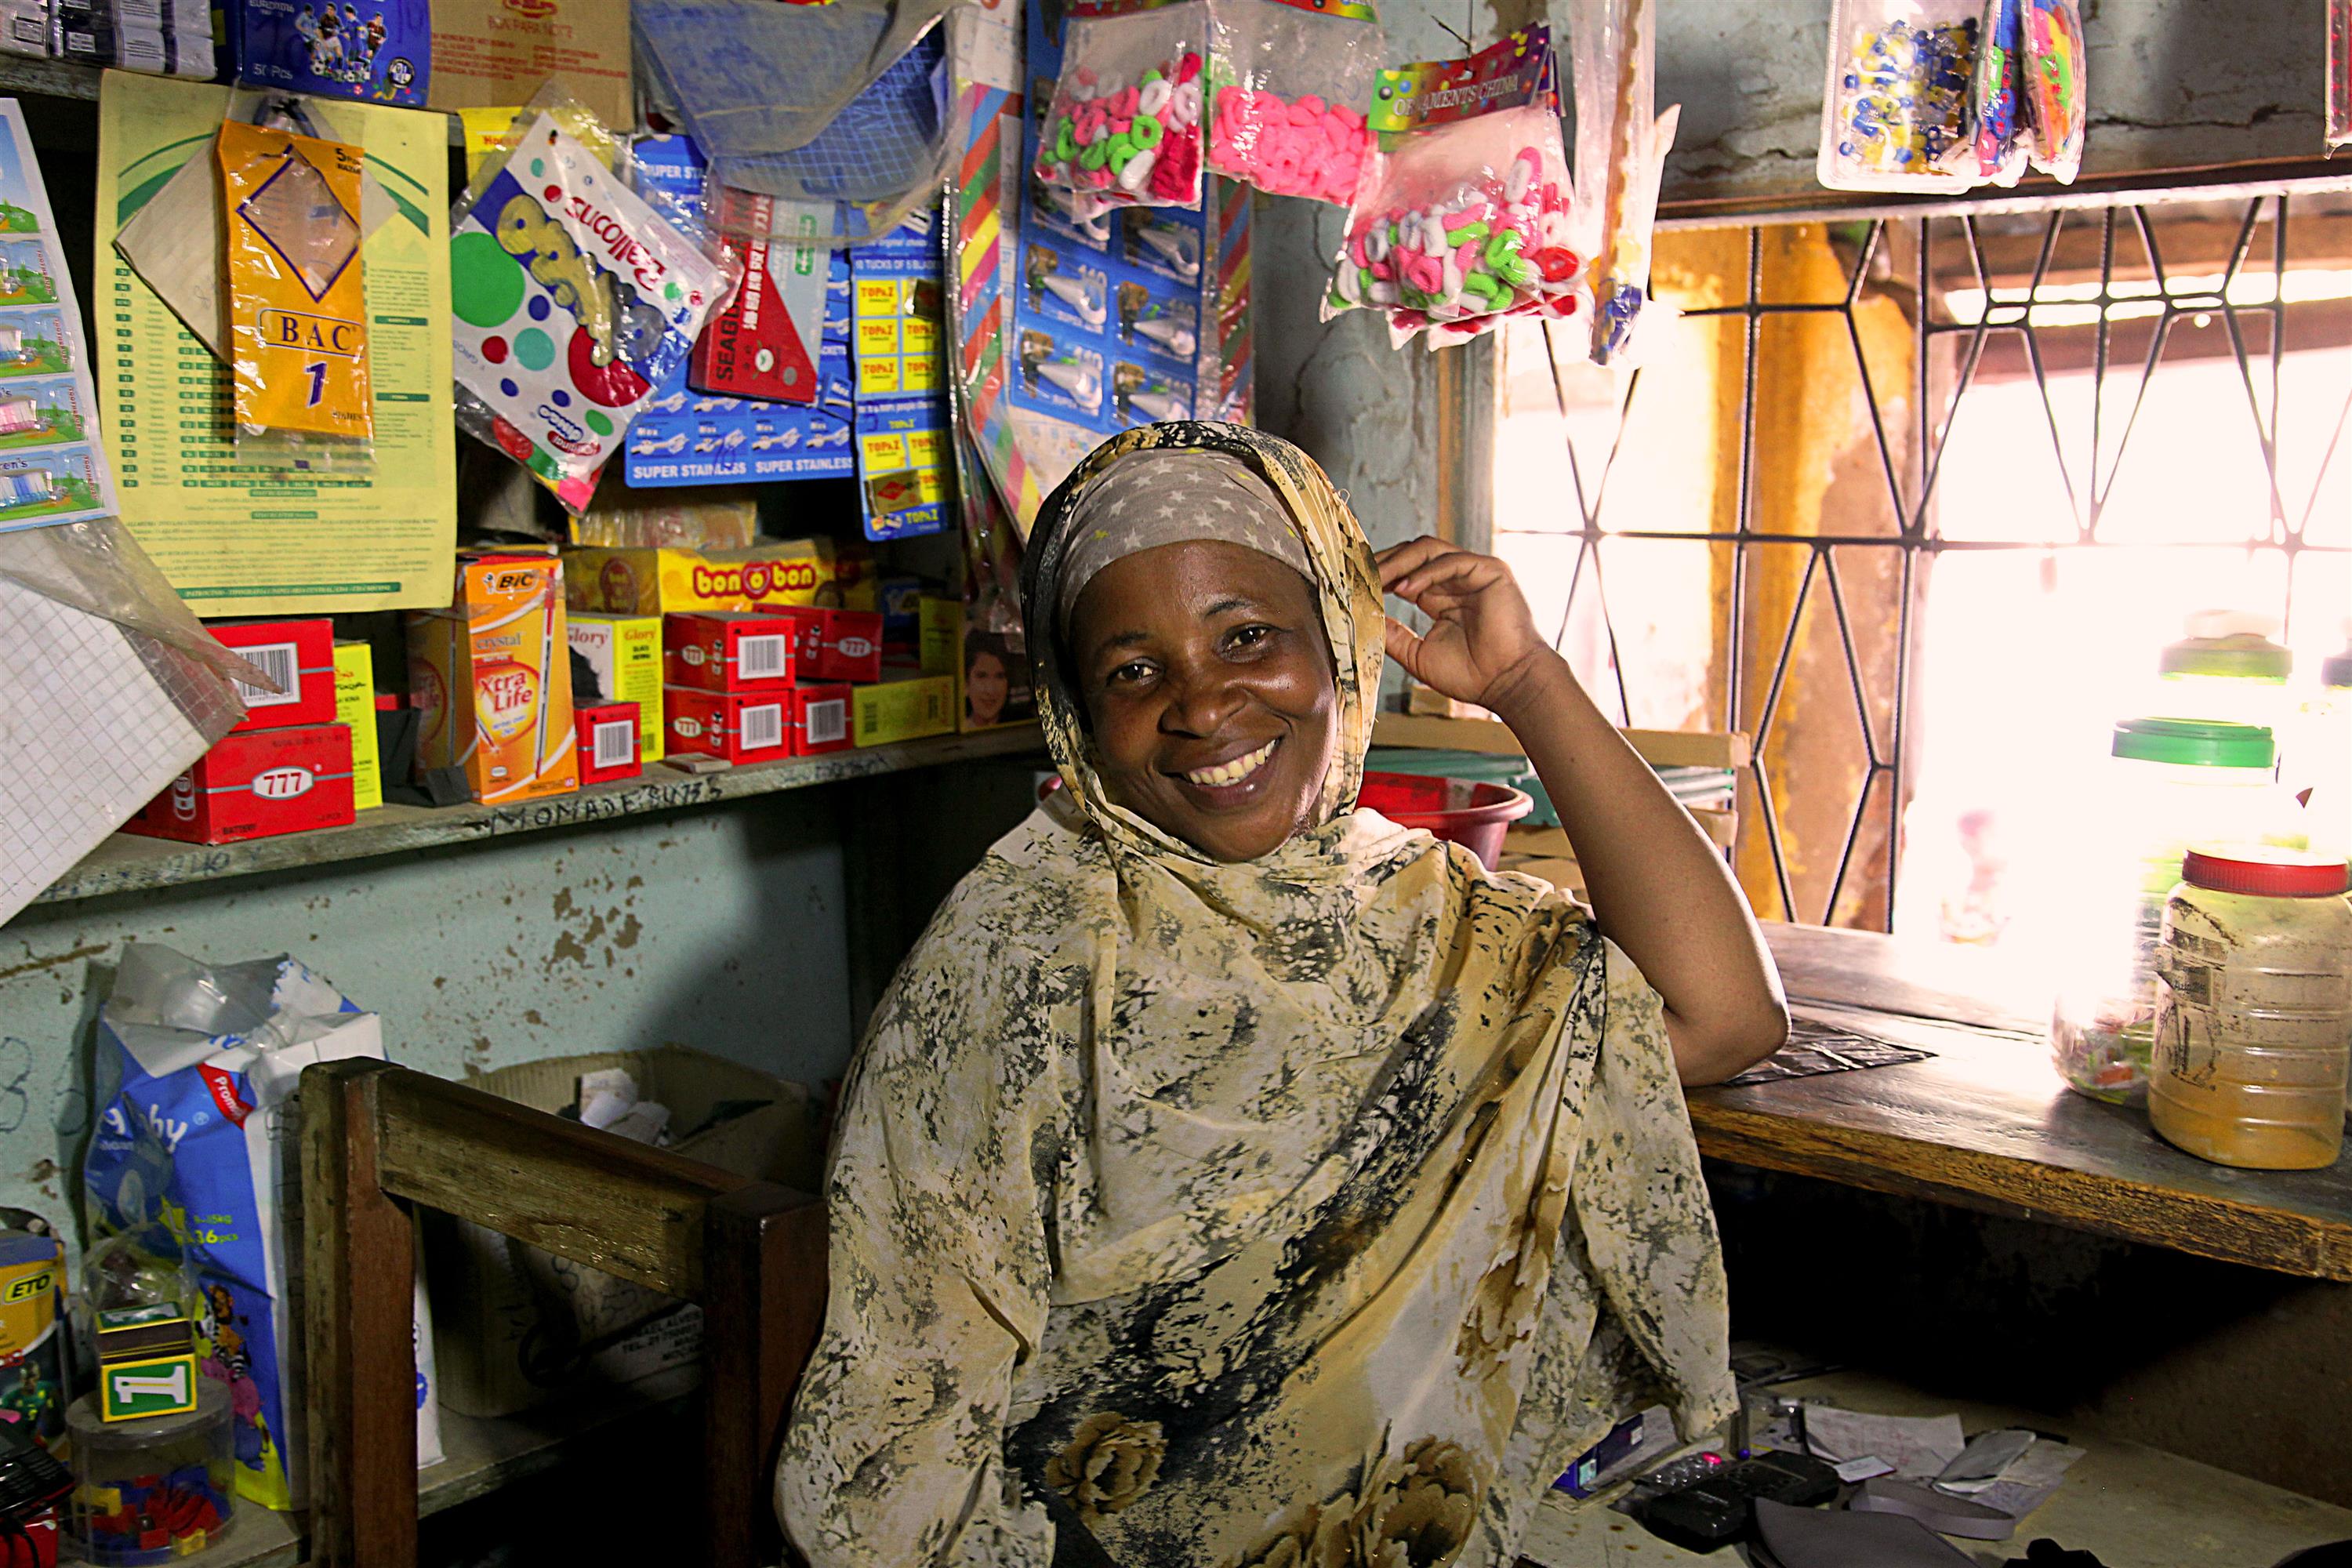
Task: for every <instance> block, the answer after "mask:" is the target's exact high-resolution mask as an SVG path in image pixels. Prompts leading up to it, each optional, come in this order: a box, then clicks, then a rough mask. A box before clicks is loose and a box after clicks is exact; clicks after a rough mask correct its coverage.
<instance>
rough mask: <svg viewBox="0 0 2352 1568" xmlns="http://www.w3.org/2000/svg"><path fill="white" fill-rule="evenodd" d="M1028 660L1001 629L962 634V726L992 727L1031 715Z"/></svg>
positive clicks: (1032, 713)
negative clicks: (998, 630)
mask: <svg viewBox="0 0 2352 1568" xmlns="http://www.w3.org/2000/svg"><path fill="white" fill-rule="evenodd" d="M1035 712H1036V709H1035V705H1034V697H1033V696H1032V694H1031V692H1030V689H1029V661H1028V660H1027V659H1026V658H1023V657H1022V654H1021V652H1020V650H1018V649H1016V648H1015V647H1013V639H1012V638H1010V637H1006V636H1005V635H1004V634H1003V633H1002V632H984V631H968V632H966V633H964V637H963V727H964V728H965V729H967V730H987V729H992V728H994V727H995V726H996V725H999V724H1017V723H1020V722H1022V721H1025V720H1027V719H1030V718H1032V717H1034V715H1035Z"/></svg>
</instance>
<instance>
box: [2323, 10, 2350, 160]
mask: <svg viewBox="0 0 2352 1568" xmlns="http://www.w3.org/2000/svg"><path fill="white" fill-rule="evenodd" d="M2346 142H2352V0H2327V151H2328V153H2329V154H2330V155H2331V156H2333V155H2334V153H2335V151H2336V148H2338V147H2341V146H2343V145H2344V144H2345V143H2346Z"/></svg>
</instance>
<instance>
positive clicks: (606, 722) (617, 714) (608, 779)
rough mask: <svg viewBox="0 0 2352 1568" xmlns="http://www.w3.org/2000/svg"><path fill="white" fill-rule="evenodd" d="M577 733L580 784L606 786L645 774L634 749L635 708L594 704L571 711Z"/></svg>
mask: <svg viewBox="0 0 2352 1568" xmlns="http://www.w3.org/2000/svg"><path fill="white" fill-rule="evenodd" d="M572 721H573V723H575V724H576V725H577V726H578V727H579V731H580V782H581V783H582V784H610V783H612V782H613V781H614V780H615V779H633V778H635V777H636V776H637V775H638V774H639V773H643V772H645V763H644V759H643V758H642V757H641V756H640V755H639V753H638V749H637V705H636V704H635V703H634V702H597V703H593V704H590V705H587V706H584V707H581V708H578V709H575V710H573V716H572Z"/></svg>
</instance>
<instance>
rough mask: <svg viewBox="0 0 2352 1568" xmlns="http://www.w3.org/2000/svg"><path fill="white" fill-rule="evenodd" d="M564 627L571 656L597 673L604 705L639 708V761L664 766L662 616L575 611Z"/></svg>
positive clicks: (597, 682)
mask: <svg viewBox="0 0 2352 1568" xmlns="http://www.w3.org/2000/svg"><path fill="white" fill-rule="evenodd" d="M565 626H566V629H567V630H569V631H570V633H571V634H572V652H574V653H576V654H578V655H580V656H581V657H582V658H584V659H586V660H587V661H588V663H589V666H590V668H593V669H594V670H595V671H596V684H597V686H598V687H599V688H600V689H602V690H603V692H604V700H605V701H607V702H634V703H635V704H636V705H637V757H638V760H639V761H641V762H647V763H657V762H659V761H661V757H662V736H663V733H664V731H663V728H662V624H661V617H660V616H608V615H604V614H600V613H599V612H597V611H594V610H583V611H575V612H573V613H572V616H571V617H570V618H569V619H568V620H567V622H566V623H565ZM575 697H576V694H575Z"/></svg>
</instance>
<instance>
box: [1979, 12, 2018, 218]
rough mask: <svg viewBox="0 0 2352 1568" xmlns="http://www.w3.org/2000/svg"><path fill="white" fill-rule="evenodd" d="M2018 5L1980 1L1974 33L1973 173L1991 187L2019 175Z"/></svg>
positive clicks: (2011, 183)
mask: <svg viewBox="0 0 2352 1568" xmlns="http://www.w3.org/2000/svg"><path fill="white" fill-rule="evenodd" d="M2024 6H2025V0H1985V8H1984V21H1983V23H1982V26H1980V28H1979V32H1978V34H1977V70H1976V81H1975V84H1974V86H1973V88H1972V89H1971V104H1970V114H1971V117H1972V120H1973V122H1974V126H1975V132H1974V134H1975V138H1976V172H1977V176H1978V178H1979V179H1983V180H1990V181H1991V182H1992V183H1993V184H1996V185H2014V184H2017V182H2018V178H2019V176H2021V175H2022V174H2024V173H2025V161H2026V145H2025V143H2026V130H2025V120H2024V103H2023V95H2022V89H2023V88H2024V68H2025V55H2024V51H2025V24H2024V19H2023V17H2024Z"/></svg>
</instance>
